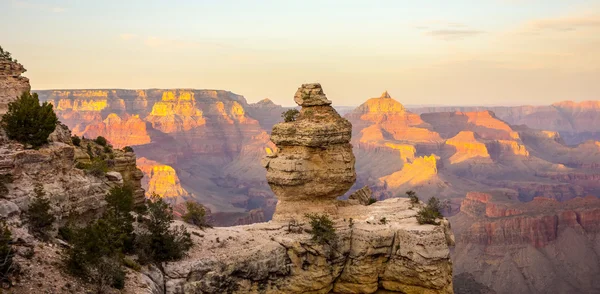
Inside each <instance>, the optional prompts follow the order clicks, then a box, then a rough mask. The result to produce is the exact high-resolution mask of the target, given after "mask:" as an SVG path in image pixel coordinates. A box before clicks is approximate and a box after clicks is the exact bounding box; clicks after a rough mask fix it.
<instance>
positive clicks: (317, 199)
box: [263, 84, 356, 220]
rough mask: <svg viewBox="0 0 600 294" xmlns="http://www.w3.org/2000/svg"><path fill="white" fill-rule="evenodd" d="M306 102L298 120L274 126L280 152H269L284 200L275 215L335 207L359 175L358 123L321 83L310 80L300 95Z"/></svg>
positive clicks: (270, 177)
mask: <svg viewBox="0 0 600 294" xmlns="http://www.w3.org/2000/svg"><path fill="white" fill-rule="evenodd" d="M294 100H295V101H296V103H297V104H298V105H300V106H302V109H301V110H300V114H299V115H298V117H297V119H296V120H295V121H291V122H282V123H279V124H276V125H275V126H274V127H273V131H272V133H271V141H273V143H275V145H277V149H278V152H277V153H276V154H272V155H270V156H268V157H266V158H265V159H264V160H263V166H265V168H266V169H267V182H268V183H269V185H270V186H271V189H272V190H273V192H274V193H275V196H276V197H277V199H278V200H279V202H278V204H277V208H276V212H275V215H274V216H273V218H274V219H275V220H286V219H293V218H297V217H299V216H301V215H303V214H304V213H307V212H311V211H315V212H316V211H320V212H323V211H327V212H328V213H333V214H334V213H335V210H336V207H335V199H336V198H337V197H339V196H341V195H343V194H344V193H346V191H348V189H350V187H352V185H353V184H354V182H355V180H356V172H355V170H354V162H355V159H354V154H353V153H352V145H350V138H351V136H352V125H351V124H350V122H348V121H347V120H346V119H344V118H342V117H341V116H340V115H339V114H338V113H337V112H336V111H335V109H334V108H333V107H331V106H330V104H331V101H329V100H328V99H327V97H326V96H325V93H323V89H322V88H321V85H320V84H304V85H302V87H300V88H299V89H298V91H297V92H296V95H295V97H294Z"/></svg>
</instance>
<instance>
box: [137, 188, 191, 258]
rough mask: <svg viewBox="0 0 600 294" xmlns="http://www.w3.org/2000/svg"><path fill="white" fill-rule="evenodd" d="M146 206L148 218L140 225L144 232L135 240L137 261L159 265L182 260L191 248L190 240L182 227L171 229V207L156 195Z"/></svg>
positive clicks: (189, 236)
mask: <svg viewBox="0 0 600 294" xmlns="http://www.w3.org/2000/svg"><path fill="white" fill-rule="evenodd" d="M146 206H147V210H148V211H147V213H148V215H147V217H148V218H147V219H146V220H145V221H144V222H143V223H142V224H143V227H144V228H145V230H146V232H145V233H143V234H140V236H139V237H138V239H137V240H136V247H137V248H136V249H137V253H138V260H139V261H140V262H141V263H149V262H156V263H161V262H165V261H172V260H177V259H180V258H182V257H183V256H184V254H185V253H186V252H187V251H188V250H189V249H190V248H191V247H192V245H193V243H192V238H191V235H190V234H189V233H188V232H187V230H185V228H184V227H183V226H179V227H176V228H174V229H171V223H172V222H173V209H172V208H171V206H170V205H169V204H167V203H166V202H164V200H163V199H162V198H161V197H160V196H158V195H156V194H153V195H152V196H151V197H150V201H148V202H147V203H146Z"/></svg>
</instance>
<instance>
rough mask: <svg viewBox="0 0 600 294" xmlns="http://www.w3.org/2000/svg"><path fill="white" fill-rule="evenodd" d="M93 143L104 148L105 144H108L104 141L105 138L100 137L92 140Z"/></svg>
mask: <svg viewBox="0 0 600 294" xmlns="http://www.w3.org/2000/svg"><path fill="white" fill-rule="evenodd" d="M94 142H96V144H98V145H100V146H103V147H106V144H108V141H106V138H104V137H102V136H98V137H97V138H96V140H94Z"/></svg>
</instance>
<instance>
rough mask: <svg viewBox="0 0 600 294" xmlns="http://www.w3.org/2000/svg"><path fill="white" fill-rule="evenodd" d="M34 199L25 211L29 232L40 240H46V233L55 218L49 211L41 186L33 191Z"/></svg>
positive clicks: (48, 201) (48, 203)
mask: <svg viewBox="0 0 600 294" xmlns="http://www.w3.org/2000/svg"><path fill="white" fill-rule="evenodd" d="M34 192H35V198H34V200H33V201H32V202H31V203H30V204H29V209H28V210H27V220H28V221H29V226H30V230H31V232H32V233H33V234H34V235H35V236H36V237H38V238H40V239H42V240H46V239H48V231H49V230H50V229H51V228H52V224H53V223H54V220H55V219H56V217H55V216H54V215H52V213H51V211H50V200H48V199H47V198H46V193H44V189H43V188H42V186H41V185H38V186H36V187H35V189H34Z"/></svg>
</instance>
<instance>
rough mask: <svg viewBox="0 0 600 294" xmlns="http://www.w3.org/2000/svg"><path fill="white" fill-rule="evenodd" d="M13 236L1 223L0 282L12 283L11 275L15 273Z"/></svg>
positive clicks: (2, 222)
mask: <svg viewBox="0 0 600 294" xmlns="http://www.w3.org/2000/svg"><path fill="white" fill-rule="evenodd" d="M11 244H12V235H11V233H10V230H9V229H8V228H7V227H6V224H5V223H4V221H0V281H1V282H10V275H11V273H12V272H14V270H15V268H14V266H13V256H14V250H13V248H12V245H11Z"/></svg>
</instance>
